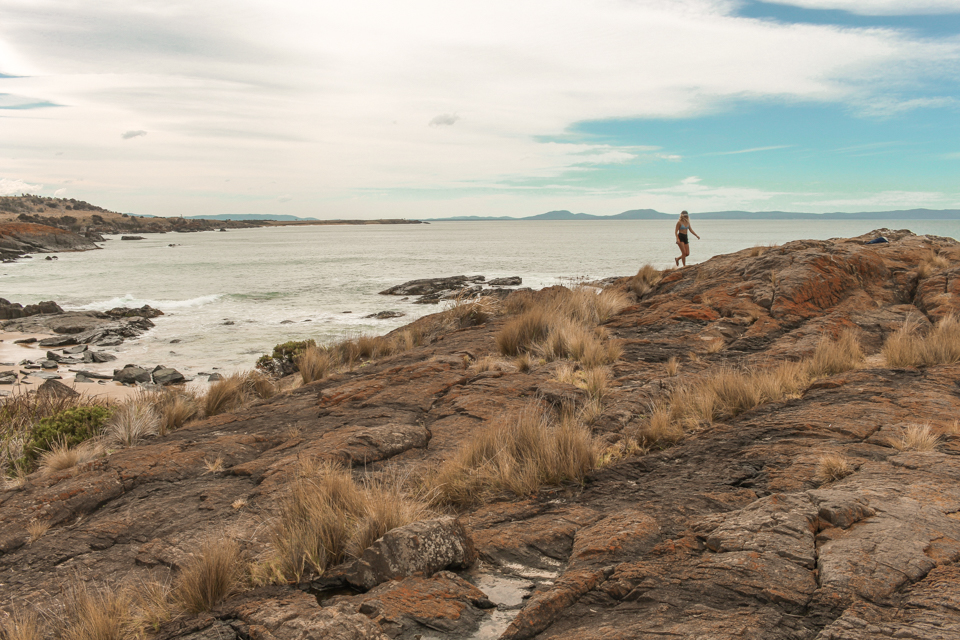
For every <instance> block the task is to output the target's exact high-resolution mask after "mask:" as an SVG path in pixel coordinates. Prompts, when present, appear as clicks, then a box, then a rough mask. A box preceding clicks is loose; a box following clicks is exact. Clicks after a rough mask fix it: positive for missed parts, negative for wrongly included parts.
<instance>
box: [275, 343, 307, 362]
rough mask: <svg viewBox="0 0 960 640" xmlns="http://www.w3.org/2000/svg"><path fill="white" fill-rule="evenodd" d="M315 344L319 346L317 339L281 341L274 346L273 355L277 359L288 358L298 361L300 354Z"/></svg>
mask: <svg viewBox="0 0 960 640" xmlns="http://www.w3.org/2000/svg"><path fill="white" fill-rule="evenodd" d="M315 346H317V343H316V341H315V340H290V341H289V342H281V343H280V344H278V345H276V346H274V347H273V357H274V358H276V359H277V360H284V359H287V360H291V361H296V359H297V358H298V357H299V356H300V354H302V353H303V352H304V351H306V350H307V348H308V347H315Z"/></svg>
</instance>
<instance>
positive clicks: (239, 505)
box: [230, 498, 247, 511]
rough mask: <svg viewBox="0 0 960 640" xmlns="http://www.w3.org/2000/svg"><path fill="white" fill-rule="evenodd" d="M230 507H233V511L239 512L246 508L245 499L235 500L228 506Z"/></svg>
mask: <svg viewBox="0 0 960 640" xmlns="http://www.w3.org/2000/svg"><path fill="white" fill-rule="evenodd" d="M230 506H231V507H233V508H234V509H235V510H237V511H240V509H243V508H244V507H245V506H247V499H246V498H237V499H236V500H234V501H233V502H232V503H231V504H230Z"/></svg>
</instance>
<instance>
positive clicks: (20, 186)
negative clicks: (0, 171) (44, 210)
mask: <svg viewBox="0 0 960 640" xmlns="http://www.w3.org/2000/svg"><path fill="white" fill-rule="evenodd" d="M41 189H43V185H42V184H28V183H26V182H24V181H23V180H11V179H9V178H0V196H18V195H20V194H21V193H36V192H37V191H40V190H41Z"/></svg>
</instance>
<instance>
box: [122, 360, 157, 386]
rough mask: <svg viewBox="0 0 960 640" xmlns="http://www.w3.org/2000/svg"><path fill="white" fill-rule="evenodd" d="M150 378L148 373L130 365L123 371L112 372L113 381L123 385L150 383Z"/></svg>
mask: <svg viewBox="0 0 960 640" xmlns="http://www.w3.org/2000/svg"><path fill="white" fill-rule="evenodd" d="M150 378H151V376H150V372H149V371H147V370H146V369H142V368H140V367H138V366H136V365H132V364H128V365H127V366H125V367H124V368H123V369H117V370H116V371H114V372H113V379H114V380H116V381H117V382H121V383H123V384H136V383H138V382H150Z"/></svg>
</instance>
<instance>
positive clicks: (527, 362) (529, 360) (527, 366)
mask: <svg viewBox="0 0 960 640" xmlns="http://www.w3.org/2000/svg"><path fill="white" fill-rule="evenodd" d="M513 362H514V364H516V365H517V371H519V372H520V373H527V372H528V371H530V370H532V369H533V367H534V365H536V363H537V361H536V359H535V358H534V357H533V356H532V355H530V354H529V353H521V354H520V355H518V356H517V357H516V358H514V359H513Z"/></svg>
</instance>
